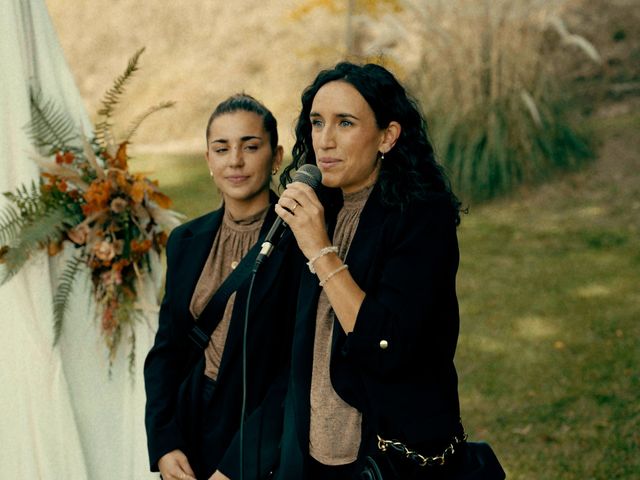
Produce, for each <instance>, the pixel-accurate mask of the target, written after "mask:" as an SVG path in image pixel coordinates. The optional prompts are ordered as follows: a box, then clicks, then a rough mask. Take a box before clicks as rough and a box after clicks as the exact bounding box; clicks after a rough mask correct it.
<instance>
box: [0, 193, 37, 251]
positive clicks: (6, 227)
mask: <svg viewBox="0 0 640 480" xmlns="http://www.w3.org/2000/svg"><path fill="white" fill-rule="evenodd" d="M3 195H4V196H5V197H6V198H7V200H9V201H10V202H11V203H13V205H7V206H5V208H4V211H2V212H0V244H7V243H9V242H11V241H12V240H13V239H14V238H15V237H17V236H18V235H19V232H20V229H21V228H22V227H23V226H24V225H25V224H27V223H29V222H32V221H33V220H34V219H35V218H36V216H37V215H39V214H42V213H43V212H44V210H45V206H44V204H43V202H42V197H41V196H40V186H39V184H37V183H36V182H35V181H32V182H31V187H30V189H29V187H27V186H26V185H21V186H19V187H18V188H17V189H16V191H15V192H5V193H4V194H3Z"/></svg>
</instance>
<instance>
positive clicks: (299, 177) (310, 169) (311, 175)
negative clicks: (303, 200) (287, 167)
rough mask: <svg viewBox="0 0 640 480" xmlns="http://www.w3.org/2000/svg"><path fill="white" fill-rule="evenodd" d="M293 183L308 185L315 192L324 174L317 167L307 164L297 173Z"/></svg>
mask: <svg viewBox="0 0 640 480" xmlns="http://www.w3.org/2000/svg"><path fill="white" fill-rule="evenodd" d="M292 181H293V182H302V183H306V184H307V185H309V186H310V187H311V188H313V189H314V190H315V189H316V188H317V187H318V185H320V182H321V181H322V173H320V169H319V168H318V167H316V166H315V165H312V164H310V163H305V164H304V165H302V166H301V167H300V168H299V169H298V170H297V171H296V174H295V175H294V176H293V180H292Z"/></svg>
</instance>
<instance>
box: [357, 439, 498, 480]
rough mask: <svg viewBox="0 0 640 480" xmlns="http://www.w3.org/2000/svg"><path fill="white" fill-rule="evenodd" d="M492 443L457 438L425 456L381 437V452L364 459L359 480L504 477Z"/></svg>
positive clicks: (483, 478)
mask: <svg viewBox="0 0 640 480" xmlns="http://www.w3.org/2000/svg"><path fill="white" fill-rule="evenodd" d="M504 478H506V474H505V472H504V470H503V469H502V465H500V462H499V461H498V458H497V457H496V455H495V453H494V452H493V449H492V448H491V446H490V445H489V444H488V443H486V442H467V441H466V436H464V437H463V438H460V439H459V438H456V437H454V439H453V441H452V442H451V444H450V445H449V446H448V447H447V448H446V449H445V450H444V451H443V453H442V454H441V455H437V456H433V457H425V456H423V455H420V454H419V453H417V452H414V451H412V450H410V449H409V448H407V446H406V445H404V444H403V443H402V442H398V441H395V440H384V439H382V438H381V437H379V436H378V451H377V452H376V453H375V454H374V455H369V456H367V457H365V458H364V462H363V466H362V471H361V473H360V476H359V480H503V479H504Z"/></svg>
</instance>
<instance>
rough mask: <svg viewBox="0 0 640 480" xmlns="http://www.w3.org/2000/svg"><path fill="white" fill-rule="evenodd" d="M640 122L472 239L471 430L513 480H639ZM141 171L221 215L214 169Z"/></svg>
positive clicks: (176, 160)
mask: <svg viewBox="0 0 640 480" xmlns="http://www.w3.org/2000/svg"><path fill="white" fill-rule="evenodd" d="M639 122H640V115H638V114H632V115H628V116H625V117H619V118H616V119H608V120H597V121H596V120H594V125H592V127H594V128H597V129H598V130H599V131H600V132H601V133H602V135H603V138H605V139H606V140H605V141H604V142H603V143H602V145H601V147H600V158H599V159H598V160H597V161H595V162H594V163H593V164H590V165H589V166H588V167H587V168H585V169H584V170H582V171H580V172H574V173H567V174H565V175H564V176H562V177H561V178H559V179H556V180H554V181H552V182H551V183H547V184H545V185H542V186H539V187H536V188H535V189H532V188H529V189H521V190H519V191H517V192H515V193H513V194H512V195H510V196H509V197H508V198H503V199H501V200H496V201H494V202H492V203H489V204H483V205H480V206H475V205H471V211H470V214H469V215H466V216H465V217H464V218H463V221H462V225H461V227H460V229H459V232H458V233H459V238H460V249H461V265H460V270H459V275H458V293H459V299H460V308H461V334H460V341H459V347H458V352H457V357H456V364H457V367H458V370H459V374H460V396H461V407H462V414H463V421H464V423H465V425H466V428H467V430H468V433H469V435H470V438H471V439H475V440H480V439H482V440H486V441H489V442H490V443H491V444H492V445H493V447H494V449H495V451H496V452H497V454H498V456H499V458H500V459H501V461H502V462H503V464H504V467H505V469H506V471H507V473H508V478H510V479H516V480H520V479H522V480H534V479H535V480H547V479H550V480H564V479H567V480H568V479H581V480H582V479H632V478H640V375H639V373H638V365H639V364H640V348H639V347H640V344H639V342H638V339H639V338H640V322H639V320H640V288H639V284H640V168H638V167H639V166H638V164H637V163H638V162H637V160H636V156H637V154H636V152H638V151H640V139H638V138H636V137H637V135H635V132H637V131H638V126H639ZM133 162H139V163H138V165H136V164H135V163H133V164H132V165H133V166H134V168H137V167H138V166H140V167H141V168H140V169H141V170H145V171H149V170H152V169H153V170H155V173H153V174H152V175H151V176H152V177H154V178H157V179H159V180H160V182H161V183H160V185H161V187H162V188H163V189H164V191H166V192H167V193H168V194H169V195H171V196H172V197H173V198H174V200H175V208H176V209H177V210H180V211H183V212H185V213H186V214H187V215H188V216H189V217H193V216H195V215H198V214H200V213H203V212H204V211H207V210H209V209H211V208H213V206H215V205H217V195H216V193H215V191H214V188H213V186H212V184H211V182H210V179H209V177H208V172H207V170H206V166H205V163H204V160H203V159H202V158H197V157H193V156H167V157H155V158H152V157H143V158H140V159H139V160H134V161H133ZM152 166H153V167H154V168H151V167H152ZM142 167H144V168H142Z"/></svg>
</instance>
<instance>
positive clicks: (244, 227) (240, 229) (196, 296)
mask: <svg viewBox="0 0 640 480" xmlns="http://www.w3.org/2000/svg"><path fill="white" fill-rule="evenodd" d="M268 210H269V208H268V207H267V208H265V209H264V210H263V211H262V212H260V213H257V214H255V215H252V216H251V217H248V218H244V219H242V220H234V219H233V218H232V217H231V215H230V214H229V212H228V210H226V209H225V211H224V215H223V218H222V223H221V225H220V228H219V229H218V233H216V236H215V238H214V240H213V245H211V251H210V252H209V257H208V258H207V261H206V262H205V264H204V268H203V269H202V273H200V278H199V279H198V283H197V284H196V288H195V290H194V291H193V296H192V297H191V304H190V305H189V310H190V311H191V314H192V315H193V316H194V318H196V319H197V318H198V317H199V316H200V314H201V313H202V311H203V310H204V308H205V307H206V306H207V303H209V300H210V299H211V297H212V296H213V294H214V293H215V292H216V290H218V287H219V286H220V285H222V282H223V281H224V279H226V278H227V277H228V276H229V274H230V273H231V270H233V269H234V268H236V266H237V265H238V263H239V262H240V260H242V258H243V257H244V256H245V255H246V254H247V252H248V251H249V250H250V249H251V247H252V246H253V245H254V244H255V243H256V242H257V241H258V237H259V235H260V228H261V227H262V224H263V222H264V218H265V217H266V215H267V211H268ZM235 298H236V294H235V292H234V293H232V294H231V296H230V297H229V300H228V301H227V306H226V308H225V310H224V315H223V316H222V319H221V320H220V323H218V325H217V326H216V328H215V330H214V331H213V333H212V334H211V340H210V341H209V345H208V346H207V348H206V350H205V352H204V354H205V371H204V373H205V375H207V376H208V377H210V378H212V379H214V380H215V379H216V378H217V377H218V371H219V369H220V361H221V360H222V352H223V351H224V345H225V342H226V340H227V332H228V331H229V323H230V322H231V314H232V312H233V303H234V301H235Z"/></svg>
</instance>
